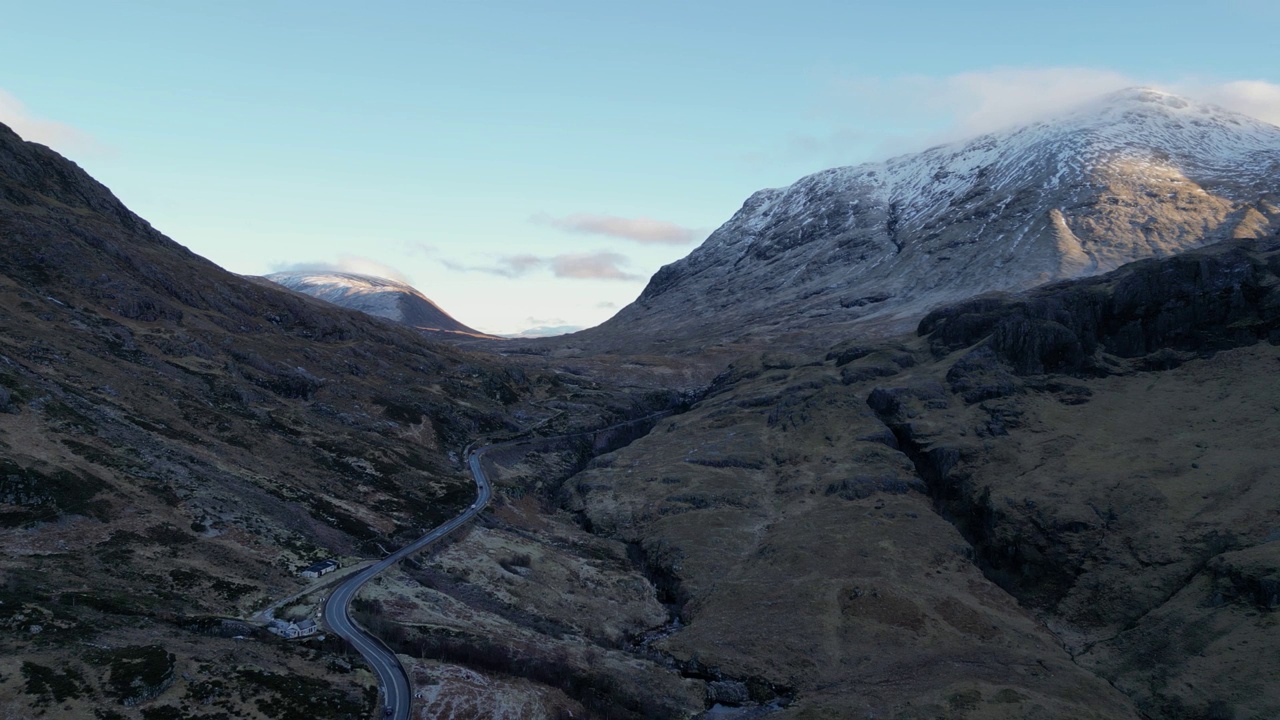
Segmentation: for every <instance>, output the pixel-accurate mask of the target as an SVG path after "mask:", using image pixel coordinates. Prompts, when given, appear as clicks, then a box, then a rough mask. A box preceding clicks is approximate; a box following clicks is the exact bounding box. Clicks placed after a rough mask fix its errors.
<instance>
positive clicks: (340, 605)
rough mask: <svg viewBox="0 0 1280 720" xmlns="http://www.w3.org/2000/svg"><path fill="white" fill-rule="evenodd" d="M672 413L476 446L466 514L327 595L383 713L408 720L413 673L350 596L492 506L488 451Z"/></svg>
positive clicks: (330, 614)
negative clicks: (364, 621)
mask: <svg viewBox="0 0 1280 720" xmlns="http://www.w3.org/2000/svg"><path fill="white" fill-rule="evenodd" d="M671 413H672V411H671V410H663V411H660V412H656V413H653V414H652V415H646V416H645V417H642V418H636V419H634V420H628V421H626V422H621V423H618V424H617V425H610V426H609V427H607V428H601V429H599V430H584V431H583V432H578V433H572V434H570V435H560V436H557V437H552V438H534V439H529V440H510V441H507V442H504V443H498V444H496V445H486V446H485V447H482V448H480V449H478V450H474V451H472V452H471V453H470V454H468V455H467V467H468V468H470V470H471V477H472V479H473V480H475V482H476V500H475V502H473V503H471V507H469V508H467V509H466V510H465V511H463V512H462V514H461V515H458V516H457V517H455V518H453V519H452V520H449V521H448V522H446V523H444V524H442V525H439V526H437V527H436V528H435V529H434V530H432V531H431V532H429V533H427V534H426V535H423V536H422V537H420V538H418V539H417V540H414V541H413V542H412V543H409V544H408V545H405V546H404V547H402V548H400V549H399V550H397V551H395V552H393V553H391V554H390V555H388V556H386V557H385V558H383V559H382V560H381V561H380V562H378V563H376V564H373V565H370V566H369V567H367V568H365V569H364V570H361V571H360V572H359V573H356V574H355V575H352V576H351V577H350V578H348V579H347V580H345V581H343V582H342V584H341V585H338V587H337V589H336V590H334V591H333V593H332V594H331V595H329V599H328V600H326V601H325V604H324V624H325V625H326V626H328V628H329V629H330V630H332V631H333V633H334V634H335V635H338V636H339V637H341V638H343V639H345V640H346V641H347V642H349V643H351V644H352V645H354V646H355V648H356V650H358V651H359V652H360V654H361V655H362V656H363V657H364V659H365V661H366V662H368V663H369V667H371V668H373V671H374V672H375V673H376V674H377V675H378V685H379V686H380V687H381V689H382V696H383V707H384V709H385V710H390V713H389V714H386V715H385V717H389V718H394V719H395V720H409V706H410V705H411V704H412V701H413V691H412V690H411V689H410V687H409V676H408V675H407V674H406V673H405V671H404V667H403V666H401V665H400V660H399V659H398V658H396V655H395V653H393V652H391V650H390V649H389V648H388V647H387V646H386V645H384V644H383V643H382V641H380V640H378V639H377V638H375V637H373V636H372V635H370V634H369V633H368V632H365V630H364V628H362V627H360V626H359V625H356V624H355V622H354V621H352V620H351V600H352V599H353V598H354V597H355V596H356V593H358V592H359V591H360V588H361V586H363V585H364V584H365V583H367V582H369V581H370V580H372V579H373V576H375V575H377V574H378V573H380V572H382V571H383V570H386V569H387V568H389V567H391V566H392V565H395V564H396V563H398V562H400V561H401V560H403V559H405V558H406V557H408V556H410V555H412V554H414V553H416V552H418V551H419V550H421V549H423V548H425V547H426V546H428V545H430V544H431V543H433V542H435V541H436V540H439V539H440V538H442V537H444V536H445V535H448V534H449V533H451V532H453V531H454V530H457V529H458V528H460V527H462V526H463V525H465V524H466V523H467V522H468V521H470V520H471V518H473V517H475V516H476V515H478V514H480V511H481V510H483V509H484V508H485V506H486V505H488V504H489V500H490V498H492V496H493V489H492V487H491V486H490V485H489V478H488V477H486V476H485V474H484V468H483V467H482V466H481V464H480V461H481V459H483V458H484V455H485V453H487V452H489V451H490V450H496V449H498V448H506V447H511V446H513V445H523V444H526V443H536V442H545V441H550V440H564V439H567V438H574V437H582V436H586V435H593V434H596V433H599V432H603V431H607V430H612V429H614V428H618V427H622V426H623V425H631V424H634V423H640V422H646V421H649V420H652V419H654V418H659V417H666V416H668V415H670V414H671ZM385 710H384V711H385Z"/></svg>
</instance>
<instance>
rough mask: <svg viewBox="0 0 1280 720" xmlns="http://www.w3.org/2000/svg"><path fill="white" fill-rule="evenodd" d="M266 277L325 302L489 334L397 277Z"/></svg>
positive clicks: (423, 326) (417, 324)
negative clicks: (462, 321)
mask: <svg viewBox="0 0 1280 720" xmlns="http://www.w3.org/2000/svg"><path fill="white" fill-rule="evenodd" d="M266 278H267V279H268V280H270V281H271V282H274V283H277V284H279V285H283V286H285V287H287V288H289V289H290V290H296V291H297V292H300V293H305V294H307V295H310V296H312V297H314V298H318V299H320V300H324V301H325V302H330V303H333V304H334V305H339V306H341V307H345V308H351V309H352V310H359V311H360V312H363V313H367V314H369V315H375V316H377V317H384V318H388V319H390V320H395V321H396V322H399V323H403V324H405V325H408V326H410V327H414V328H417V329H419V330H436V331H439V332H448V333H458V334H461V335H471V336H476V337H484V336H485V335H484V333H481V332H479V331H478V330H473V329H472V328H469V327H467V326H466V325H463V324H462V323H460V322H458V321H457V320H455V319H453V317H452V316H451V315H449V313H447V312H445V311H444V310H442V309H440V306H439V305H436V304H435V303H434V302H432V301H431V299H430V298H428V297H427V296H426V295H423V294H422V293H421V292H419V291H418V290H417V288H415V287H413V286H412V285H409V284H408V283H403V282H399V281H397V280H388V279H387V278H381V277H375V276H373V275H359V274H356V273H345V272H330V271H311V272H306V271H303V272H280V273H273V274H271V275H268V276H266Z"/></svg>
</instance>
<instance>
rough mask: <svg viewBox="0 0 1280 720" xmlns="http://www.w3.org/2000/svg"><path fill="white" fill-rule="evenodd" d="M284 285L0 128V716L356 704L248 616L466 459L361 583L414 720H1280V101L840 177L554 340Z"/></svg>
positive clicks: (1074, 125)
mask: <svg viewBox="0 0 1280 720" xmlns="http://www.w3.org/2000/svg"><path fill="white" fill-rule="evenodd" d="M268 279H269V280H271V279H274V280H275V281H276V282H278V283H280V284H283V285H285V286H287V287H288V288H292V290H288V289H285V288H282V287H277V286H276V285H273V284H271V283H268V282H267V281H266V280H262V279H257V278H243V277H240V276H237V275H234V274H232V273H229V272H227V271H225V270H223V269H222V268H220V267H218V266H217V265H214V264H213V263H211V262H209V261H207V260H205V259H203V258H201V257H199V256H197V255H195V254H193V253H191V252H190V251H188V250H187V249H186V248H184V247H182V246H181V245H179V244H178V243H176V242H174V241H173V240H170V239H169V238H167V237H165V236H164V235H162V234H160V233H159V232H157V231H156V230H154V229H153V228H152V227H151V226H150V225H149V224H148V223H147V222H146V221H145V220H143V219H142V218H139V217H138V216H136V215H134V214H133V213H132V212H131V211H129V210H128V209H127V208H125V207H124V205H123V204H121V203H120V201H119V200H118V199H116V198H115V196H114V195H112V194H111V192H110V191H108V190H107V189H106V188H105V187H103V186H102V185H101V184H99V183H97V182H96V181H94V180H93V179H92V178H90V177H89V176H88V175H87V174H85V173H84V172H83V171H82V170H80V168H78V167H77V166H75V165H74V164H73V163H71V162H69V161H67V160H65V159H63V158H61V157H60V156H58V155H57V154H56V153H54V152H52V151H51V150H48V149H47V148H44V147H43V146H40V145H36V144H33V143H27V142H23V141H22V140H20V139H19V138H18V136H17V135H16V134H14V133H12V132H10V131H8V130H7V128H4V127H3V126H0V546H2V547H3V548H4V550H5V552H4V554H3V558H2V559H0V716H3V717H6V718H9V717H11V718H15V719H19V718H21V719H26V718H42V717H84V718H95V719H96V720H119V719H128V720H165V719H167V718H203V719H204V720H222V719H223V718H231V717H249V718H313V717H333V718H364V717H370V716H371V715H373V714H376V713H377V712H379V707H380V705H379V699H378V689H377V684H376V682H375V680H374V676H373V675H372V674H371V673H370V672H369V671H368V670H366V669H365V668H364V666H363V664H362V661H361V659H360V657H359V656H358V655H356V654H355V653H354V652H353V651H352V650H351V648H349V647H348V646H346V645H345V644H344V643H343V642H341V641H340V640H338V639H337V638H332V637H320V636H316V637H312V638H309V639H302V640H284V639H281V638H277V637H275V636H273V635H270V634H268V633H267V632H266V631H265V629H264V624H265V619H264V618H267V617H270V613H272V612H277V613H279V616H281V617H286V618H288V619H292V620H295V621H299V622H300V621H302V620H304V619H306V618H310V617H313V616H314V612H315V610H316V609H317V608H318V607H319V603H320V602H321V601H322V597H323V595H324V592H325V591H324V589H323V582H316V583H311V582H308V581H306V580H304V579H302V578H300V577H298V571H299V570H300V569H301V568H302V567H304V566H306V565H308V564H310V563H312V562H314V561H317V560H321V559H325V558H334V559H336V560H338V561H339V562H340V564H341V565H343V566H344V571H349V569H350V568H353V567H356V568H358V567H363V566H364V565H365V564H366V563H368V562H369V561H372V560H374V559H376V558H379V557H381V556H383V555H385V554H386V553H387V552H388V551H389V550H391V549H394V548H395V547H398V546H401V545H404V544H405V543H407V542H409V541H411V540H413V539H414V538H416V537H418V536H419V535H421V534H422V533H423V532H424V530H425V529H426V528H429V527H432V526H435V525H437V524H439V523H441V522H443V521H445V520H447V519H449V518H451V517H453V516H455V515H457V514H458V513H459V512H460V511H461V510H462V509H464V508H466V507H467V506H469V505H470V504H471V503H472V502H473V501H475V495H474V492H475V486H474V485H473V484H472V479H471V478H470V477H468V475H467V470H466V467H465V466H466V462H467V460H466V458H467V452H468V450H470V449H474V448H476V447H480V446H485V445H492V446H493V448H492V450H491V451H489V452H488V453H487V454H485V455H484V456H483V462H484V465H485V468H486V469H487V472H488V474H489V477H490V478H491V480H492V483H493V486H494V491H495V492H494V500H493V502H492V504H491V505H490V506H489V507H488V508H487V509H486V510H485V511H484V512H483V513H482V514H481V515H480V516H479V517H478V518H477V519H476V520H474V521H473V522H472V523H471V524H470V525H469V526H466V527H465V528H464V529H462V530H460V531H459V532H457V533H455V534H454V535H452V536H450V537H449V538H447V539H445V540H443V541H441V542H440V543H439V544H437V545H436V546H434V547H433V548H431V549H429V550H426V551H424V552H422V553H421V554H419V555H418V556H416V557H414V558H411V559H408V560H405V561H403V562H402V563H401V564H400V565H399V566H397V567H396V568H394V569H393V570H391V571H388V572H386V573H384V574H383V575H381V576H379V577H378V578H377V579H375V580H374V581H372V582H371V583H370V584H369V585H367V586H366V587H365V589H364V590H363V591H362V594H361V595H360V597H359V598H357V600H356V602H355V603H354V605H353V608H354V617H355V619H356V620H358V621H359V622H360V623H361V624H362V625H363V626H365V627H366V628H368V629H369V630H371V631H372V632H373V633H374V634H376V635H377V636H378V637H379V638H380V639H381V641H382V642H383V643H385V644H386V645H387V646H388V647H390V648H391V649H392V650H393V651H395V652H396V653H397V655H398V658H399V660H400V662H401V664H402V665H403V666H404V667H405V668H406V670H407V672H408V674H409V677H410V679H411V680H412V685H413V690H414V700H413V703H414V704H413V717H415V718H430V717H459V718H461V717H494V718H555V719H557V720H559V719H560V718H568V717H575V718H581V717H600V718H691V717H703V718H708V719H718V718H744V719H745V718H758V717H769V718H796V719H811V718H813V719H816V718H846V717H860V718H862V717H874V718H898V719H901V720H924V719H926V718H947V719H948V720H988V719H990V720H1005V719H1009V720H1013V719H1014V718H1028V719H1030V718H1036V719H1039V718H1062V719H1064V720H1066V719H1068V718H1071V719H1074V718H1094V719H1097V720H1103V719H1107V720H1111V719H1115V720H1120V719H1125V720H1130V719H1133V720H1136V719H1139V718H1141V719H1143V720H1224V719H1227V718H1235V719H1236V720H1244V719H1246V718H1249V719H1253V718H1259V719H1261V718H1270V717H1276V716H1280V687H1277V685H1276V683H1274V681H1273V680H1271V678H1273V677H1275V676H1276V675H1277V674H1280V658H1277V657H1276V656H1275V653H1274V652H1271V649H1272V648H1274V647H1275V645H1276V644H1277V642H1280V635H1277V632H1278V631H1277V626H1276V622H1275V619H1276V616H1275V612H1276V609H1277V607H1280V485H1277V482H1276V480H1277V477H1276V472H1275V462H1274V461H1273V459H1272V455H1273V454H1274V448H1275V447H1276V446H1277V445H1280V421H1278V420H1280V387H1278V386H1277V385H1276V383H1275V382H1274V377H1275V374H1276V371H1277V369H1278V368H1280V365H1277V363H1280V128H1276V127H1274V126H1270V125H1266V124H1265V123H1261V122H1258V121H1253V120H1251V119H1248V118H1245V117H1244V116H1239V115H1235V114H1232V113H1228V112H1226V111H1223V110H1220V109H1217V108H1213V107H1211V106H1206V105H1201V104H1197V103H1193V102H1191V101H1187V100H1184V99H1182V98H1178V97H1176V96H1173V95H1169V94H1165V93H1160V92H1157V91H1152V90H1146V89H1134V90H1128V91H1124V92H1121V93H1117V94H1114V95H1112V96H1108V97H1106V98H1104V99H1103V100H1101V101H1099V103H1097V104H1095V105H1093V106H1090V107H1087V108H1084V109H1082V110H1080V111H1078V112H1076V113H1074V114H1069V115H1067V116H1064V117H1062V118H1058V119H1056V120H1047V121H1044V122H1042V123H1039V124H1035V125H1031V126H1027V127H1024V128H1019V129H1013V130H1010V131H1007V132H1005V133H997V134H994V135H989V136H984V137H981V138H978V139H976V140H973V141H971V142H968V143H961V144H957V145H952V146H946V147H941V148H934V149H932V150H929V151H926V152H924V153H922V154H920V155H916V156H908V157H904V158H898V159H895V160H890V161H887V162H885V163H881V164H876V165H869V166H858V167H854V168H840V169H836V170H831V171H827V172H824V173H819V174H817V175H814V176H810V177H808V178H805V179H802V180H801V181H800V182H798V183H796V184H795V185H793V186H791V187H790V188H786V189H780V190H765V191H761V192H759V193H756V194H755V195H753V196H752V197H751V198H750V199H749V200H748V201H747V202H746V204H745V205H744V207H743V210H742V211H740V212H739V213H738V214H737V215H735V216H734V218H732V219H731V220H730V221H729V222H728V223H726V224H725V225H724V226H723V227H722V228H720V230H717V231H716V233H714V234H713V235H712V236H711V237H710V238H708V240H707V241H706V243H704V244H703V246H701V247H700V248H698V249H696V250H695V251H694V252H693V253H692V254H691V255H690V256H689V257H687V258H685V259H684V260H681V261H678V262H676V263H674V264H672V265H669V266H667V267H665V268H663V269H662V270H661V271H659V273H658V274H657V275H655V276H654V278H653V279H652V280H651V281H650V283H649V285H648V287H647V288H646V290H645V291H644V293H642V294H641V296H640V298H639V299H638V300H637V301H636V302H635V303H633V304H632V305H630V306H628V307H627V308H624V309H623V310H622V311H621V312H620V313H619V314H618V315H617V316H616V317H615V318H613V319H612V320H610V321H609V322H607V323H605V324H604V325H602V326H600V327H598V328H594V329H591V330H587V331H583V332H581V333H576V334H574V335H570V336H565V337H558V338H545V339H536V340H535V339H521V340H497V339H492V338H486V337H475V336H476V335H479V334H478V333H475V332H474V331H473V330H471V329H470V328H467V327H466V326H464V325H461V324H460V323H457V321H455V320H453V319H452V318H451V317H450V316H449V315H447V314H446V313H444V312H443V311H441V310H440V309H439V308H438V307H436V306H435V305H434V304H432V303H431V302H430V301H429V300H427V299H426V297H425V296H423V295H422V294H421V293H419V292H418V291H416V290H414V289H413V288H411V287H409V286H407V285H403V284H400V283H397V282H396V281H388V280H384V279H381V278H372V277H366V276H354V275H342V274H333V273H328V274H326V273H318V274H316V273H310V274H308V273H297V274H292V275H288V276H273V277H272V278H268ZM341 306H345V307H341ZM451 323H452V324H451ZM424 329H425V330H427V331H428V332H425V333H424V332H422V330H424ZM263 613H266V614H265V615H264V614H263Z"/></svg>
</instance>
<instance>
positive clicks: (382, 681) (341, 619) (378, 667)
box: [324, 446, 493, 720]
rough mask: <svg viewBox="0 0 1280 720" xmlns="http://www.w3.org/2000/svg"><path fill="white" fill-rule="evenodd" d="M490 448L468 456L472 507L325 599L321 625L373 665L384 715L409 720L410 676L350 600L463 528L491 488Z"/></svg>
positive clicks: (396, 552) (394, 553)
mask: <svg viewBox="0 0 1280 720" xmlns="http://www.w3.org/2000/svg"><path fill="white" fill-rule="evenodd" d="M492 447H493V446H490V447H483V448H480V449H479V450H476V451H474V452H472V453H471V454H470V455H468V456H467V465H468V466H469V467H470V469H471V477H472V478H473V479H474V480H475V481H476V501H475V502H474V503H472V504H471V507H469V508H467V509H466V510H465V511H464V512H463V513H462V514H461V515H458V516H457V517H454V518H453V519H452V520H449V521H448V522H446V523H444V524H443V525H439V526H437V527H436V528H435V529H433V530H432V531H431V532H429V533H427V534H426V535H423V536H422V537H420V538H418V539H417V540H414V541H413V542H412V543H409V544H408V545H405V546H404V547H402V548H400V549H399V550H397V551H395V552H393V553H391V554H390V555H388V556H387V557H385V558H383V559H382V560H381V561H380V562H378V563H376V564H374V565H370V566H369V567H367V568H365V569H364V570H361V571H360V572H359V573H356V574H355V575H352V576H351V577H350V578H348V579H347V580H345V581H344V582H343V583H342V584H341V585H339V586H338V588H337V589H336V590H334V591H333V593H332V594H331V595H330V596H329V599H328V600H326V601H325V604H324V624H325V625H327V626H328V627H329V629H330V630H332V631H333V632H334V634H336V635H338V636H339V637H342V638H343V639H345V640H346V641H347V642H349V643H351V644H352V645H354V646H355V648H356V650H358V651H359V652H360V654H361V655H362V656H364V659H365V661H366V662H368V663H369V667H371V668H373V671H374V673H376V674H377V676H378V685H379V686H380V687H381V689H382V696H383V698H384V699H383V708H384V709H383V712H384V714H385V716H386V717H389V718H395V720H408V718H409V707H410V705H411V704H412V701H413V692H412V690H410V688H409V676H408V675H407V674H405V671H404V667H403V666H401V665H400V661H399V660H398V659H397V658H396V655H395V653H393V652H392V651H391V650H390V649H389V648H388V647H387V646H386V645H385V644H383V643H382V641H381V640H378V639H377V638H375V637H373V636H372V635H370V634H369V633H368V632H367V631H365V629H364V628H362V627H360V626H359V625H357V624H356V623H355V622H354V621H352V619H351V600H352V599H353V598H354V597H355V596H356V593H357V592H359V591H360V588H361V586H363V585H364V584H365V583H367V582H369V581H370V580H372V579H373V577H374V576H375V575H377V574H378V573H380V572H382V571H383V570H386V569H387V568H389V567H391V566H392V565H395V564H396V563H398V562H400V561H401V560H403V559H404V558H406V557H408V556H410V555H412V554H414V553H416V552H418V551H419V550H421V549H423V548H425V547H426V546H428V545H430V544H431V543H433V542H435V541H436V540H439V539H440V538H442V537H444V536H445V535H448V534H449V533H451V532H453V531H454V530H457V529H458V528H460V527H462V526H463V525H465V524H466V523H467V522H468V521H469V520H471V518H473V517H475V516H476V515H478V514H479V513H480V511H481V510H483V509H484V507H485V506H486V505H488V504H489V499H490V497H491V496H492V493H493V491H492V490H491V489H490V486H489V479H488V478H487V477H485V474H484V468H483V467H481V465H480V460H481V458H482V457H484V453H485V452H486V451H488V450H490V449H491V448H492Z"/></svg>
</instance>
